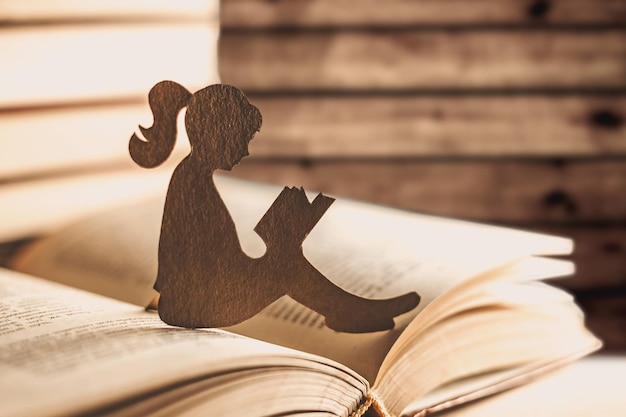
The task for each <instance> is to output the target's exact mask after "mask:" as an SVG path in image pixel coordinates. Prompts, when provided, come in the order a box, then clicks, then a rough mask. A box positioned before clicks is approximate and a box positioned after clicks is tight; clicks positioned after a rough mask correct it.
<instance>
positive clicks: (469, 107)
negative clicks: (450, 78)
mask: <svg viewBox="0 0 626 417" xmlns="http://www.w3.org/2000/svg"><path fill="white" fill-rule="evenodd" d="M250 100H251V102H252V103H254V104H255V105H256V106H257V107H258V108H259V109H260V110H261V112H262V113H263V115H264V118H265V123H264V125H263V129H262V130H261V132H259V133H258V134H257V136H256V139H255V140H253V141H252V142H251V145H250V151H251V153H252V155H255V156H268V157H269V156H277V157H304V158H306V157H313V158H317V157H322V158H354V157H356V158H363V157H367V158H381V157H382V158H385V157H398V158H412V157H418V158H419V157H467V156H480V157H483V156H488V157H494V158H496V157H502V156H507V157H512V156H515V157H520V156H537V157H550V156H551V157H598V156H604V155H622V156H623V155H626V98H624V97H623V96H617V97H615V96H595V97H589V96H567V97H550V96H540V97H537V96H456V97H446V96H436V95H435V96H408V97H407V96H393V95H387V96H382V97H380V96H365V97H361V96H359V97H341V96H334V97H333V96H331V97H316V96H306V95H298V96H287V97H284V96H283V97H264V96H258V97H254V96H252V97H250Z"/></svg>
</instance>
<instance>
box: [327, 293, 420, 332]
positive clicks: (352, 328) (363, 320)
mask: <svg viewBox="0 0 626 417" xmlns="http://www.w3.org/2000/svg"><path fill="white" fill-rule="evenodd" d="M419 302H420V297H419V295H417V293H415V292H411V293H408V294H404V295H401V296H399V297H395V298H389V299H386V300H364V302H363V304H362V305H361V306H360V307H361V308H360V310H361V311H354V310H355V309H353V310H352V311H344V312H342V313H343V314H340V315H338V316H335V317H331V316H327V317H326V320H325V324H326V327H328V328H330V329H333V330H336V331H338V332H345V333H369V332H377V331H382V330H391V329H393V326H394V321H393V318H394V317H396V316H399V315H400V314H403V313H407V312H409V311H411V310H413V309H414V308H415V307H417V305H418V304H419ZM346 316H348V317H350V320H346Z"/></svg>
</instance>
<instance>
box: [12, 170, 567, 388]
mask: <svg viewBox="0 0 626 417" xmlns="http://www.w3.org/2000/svg"><path fill="white" fill-rule="evenodd" d="M216 183H217V186H218V189H219V190H220V192H221V194H222V197H223V199H224V201H225V203H226V205H227V206H228V208H229V210H230V211H231V214H232V215H233V218H234V220H235V224H236V226H237V231H238V233H239V236H240V240H241V244H242V247H243V249H244V250H245V251H246V252H247V253H248V254H249V255H250V256H252V257H258V256H261V255H262V254H263V253H264V250H265V248H264V243H263V241H262V240H261V239H260V238H259V236H258V235H256V234H255V233H254V231H253V229H254V226H255V225H256V224H257V222H258V221H259V219H260V218H261V217H262V216H263V214H264V212H265V210H267V208H268V207H269V206H270V205H271V203H272V201H273V199H274V198H275V197H276V195H278V193H279V192H280V190H281V188H280V187H271V186H259V185H250V183H246V182H242V181H236V180H232V179H227V178H223V177H220V178H216ZM145 204H146V205H145V206H144V208H140V207H139V206H137V207H134V208H125V209H123V210H120V211H116V212H110V213H108V214H107V216H106V218H104V217H101V218H99V219H96V220H93V221H92V222H85V223H83V224H81V225H76V226H74V227H72V228H69V229H67V231H66V232H64V233H62V234H59V235H57V236H53V237H51V238H50V239H48V240H44V241H42V242H41V243H40V244H39V247H36V248H34V249H33V250H32V251H31V252H30V253H26V254H25V255H24V256H23V257H22V259H20V260H19V261H18V262H17V263H16V267H17V268H19V269H21V270H24V271H27V272H29V273H32V274H33V275H40V276H45V277H47V278H52V279H59V280H63V279H67V277H69V276H71V275H74V276H78V277H84V276H89V277H90V278H91V277H95V278H94V279H93V281H99V280H100V278H102V281H103V282H106V281H108V282H110V283H111V284H110V285H109V289H110V291H111V293H107V295H109V296H113V297H118V298H121V297H124V291H121V292H120V293H119V294H117V295H116V294H115V292H116V290H120V289H124V288H126V285H127V283H128V282H129V281H134V282H136V283H137V285H138V287H142V286H143V287H142V288H143V289H144V290H145V291H146V294H152V293H151V292H150V291H152V290H151V287H152V284H153V282H154V279H155V276H156V272H155V271H156V262H157V258H156V256H157V251H156V248H157V244H158V242H157V239H158V233H159V229H160V210H162V202H161V201H160V200H159V199H158V198H157V199H156V200H155V201H153V202H147V203H145ZM139 213H142V214H139ZM137 218H140V219H141V220H140V221H137ZM112 224H113V225H115V226H111V225H112ZM478 241H480V242H481V244H480V245H476V242H478ZM303 249H304V253H305V256H306V257H307V258H308V259H309V260H310V261H311V263H312V264H313V265H314V266H315V267H316V268H318V269H319V270H320V271H321V272H322V273H324V274H325V275H326V276H327V277H328V278H329V279H330V280H332V281H334V282H335V283H336V284H338V285H340V286H341V287H343V288H345V289H347V290H348V291H351V292H354V293H356V294H359V295H362V296H367V297H370V298H386V297H392V296H395V295H399V294H403V293H406V292H409V291H417V292H418V293H419V294H420V296H421V297H422V301H421V303H420V305H419V306H418V307H417V309H415V310H414V311H412V312H410V313H407V314H405V315H404V316H401V317H399V318H397V319H396V327H395V328H394V329H393V330H391V331H386V332H377V333H372V334H345V333H337V332H334V331H331V330H329V329H327V328H326V327H324V326H323V318H322V317H320V316H319V315H317V314H315V313H313V312H312V311H310V310H309V309H307V308H306V307H304V306H301V305H299V304H297V303H295V302H294V301H293V300H291V299H289V298H287V297H283V298H282V299H280V300H278V301H277V302H275V303H274V304H272V305H271V306H269V307H268V308H267V309H265V310H264V311H263V312H262V313H260V314H259V315H257V316H256V317H254V318H253V319H251V320H248V321H247V322H245V323H243V324H241V325H238V326H235V327H234V328H232V329H231V330H233V331H235V332H238V333H241V334H246V335H249V336H252V337H255V338H259V339H262V340H267V341H271V342H273V343H278V344H281V345H285V346H289V347H293V348H296V349H299V350H304V351H308V352H313V353H316V354H320V355H322V356H325V357H329V358H332V359H334V360H337V361H339V362H341V363H343V364H345V365H347V366H349V367H350V368H352V369H355V370H356V371H357V372H359V373H360V374H361V375H364V376H365V377H366V378H368V379H369V380H370V381H373V380H374V378H375V376H376V374H377V371H378V367H379V365H380V363H381V362H382V360H383V358H384V357H385V355H386V354H387V352H388V350H389V348H390V347H391V346H392V344H393V342H394V341H395V340H396V339H397V338H398V336H399V335H400V333H401V332H402V330H403V329H404V328H405V327H406V326H407V324H408V323H409V322H410V321H411V319H412V318H413V317H415V315H417V314H418V313H419V312H420V311H421V310H422V309H424V308H425V307H426V306H427V305H428V304H429V303H430V302H431V301H432V300H433V299H435V298H436V297H438V296H439V295H441V294H442V293H443V292H445V291H447V290H448V289H450V288H452V287H454V286H455V285H457V284H458V283H460V282H463V281H464V280H467V279H469V278H471V277H475V276H477V275H479V274H481V273H483V272H485V271H488V270H491V269H493V268H496V267H499V266H501V265H504V264H507V263H510V262H512V261H514V260H516V259H519V258H523V257H526V256H528V255H530V254H531V253H567V252H568V251H570V250H571V241H569V240H568V239H563V238H556V237H550V236H544V235H539V234H534V233H527V232H518V231H513V230H510V229H504V228H498V227H492V226H485V225H478V224H472V223H468V222H462V221H455V220H449V219H440V218H436V217H433V216H426V215H420V214H415V213H408V212H404V211H400V210H394V209H390V208H384V207H378V206H373V205H369V204H364V203H356V202H352V201H346V200H341V199H338V200H337V201H335V203H334V204H333V205H332V206H331V207H330V208H329V210H328V211H327V213H326V214H325V215H324V216H323V217H322V219H321V220H320V222H319V223H318V225H317V226H316V227H315V228H314V229H313V231H312V232H311V234H310V235H309V236H308V237H307V239H306V240H305V241H304V245H303ZM107 265H109V266H107ZM110 265H115V266H114V267H110ZM72 270H73V271H72ZM99 270H103V271H106V272H105V273H103V274H99V273H98V272H97V271H99ZM124 270H125V271H131V273H130V274H128V275H127V274H125V273H124V272H120V271H124ZM55 271H58V272H55ZM98 276H100V278H98ZM118 277H123V279H121V282H120V281H118ZM89 281H91V279H90V280H89ZM89 281H88V282H86V283H85V285H86V286H89V285H91V283H90V282H89ZM72 285H77V284H76V282H72ZM103 285H105V284H103ZM207 285H210V284H209V283H207ZM94 287H95V285H94ZM88 289H90V290H92V291H95V290H97V289H96V288H88ZM125 291H126V290H125ZM139 292H141V291H139ZM144 300H145V299H144V298H138V299H137V300H136V301H135V302H138V303H140V304H143V301H144Z"/></svg>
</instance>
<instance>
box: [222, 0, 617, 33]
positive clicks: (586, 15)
mask: <svg viewBox="0 0 626 417" xmlns="http://www.w3.org/2000/svg"><path fill="white" fill-rule="evenodd" d="M220 14H221V21H222V23H223V25H224V27H226V28H230V27H246V28H268V27H270V28H273V27H307V28H311V27H329V26H338V27H351V26H408V25H476V24H479V25H489V24H491V25H520V24H529V23H536V22H541V23H549V24H552V23H556V24H603V23H624V22H625V21H626V3H625V2H624V1H622V0H549V1H548V0H472V1H471V2H467V1H465V0H446V1H441V0H420V1H407V0H342V1H336V0H222V3H221V10H220Z"/></svg>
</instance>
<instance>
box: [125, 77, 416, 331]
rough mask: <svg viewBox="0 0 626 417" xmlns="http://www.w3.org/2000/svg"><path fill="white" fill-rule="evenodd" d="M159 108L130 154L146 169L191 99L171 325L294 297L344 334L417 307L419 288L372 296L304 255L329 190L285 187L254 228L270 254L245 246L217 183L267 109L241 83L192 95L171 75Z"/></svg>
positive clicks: (168, 143)
mask: <svg viewBox="0 0 626 417" xmlns="http://www.w3.org/2000/svg"><path fill="white" fill-rule="evenodd" d="M149 103H150V108H151V110H152V114H153V116H154V124H153V126H152V127H150V128H143V127H141V126H140V127H139V128H140V130H141V133H142V134H143V136H144V138H145V139H140V138H139V137H138V136H137V135H136V134H133V136H132V137H131V139H130V144H129V150H130V154H131V157H132V158H133V160H134V161H135V162H136V163H137V164H139V165H141V166H143V167H146V168H150V167H155V166H157V165H159V164H161V163H162V162H164V161H165V160H166V159H167V158H168V157H169V155H170V153H171V152H172V150H173V147H174V143H175V141H176V119H177V116H178V113H179V112H180V110H182V109H183V108H184V107H187V112H186V115H185V127H186V129H187V134H188V137H189V141H190V143H191V152H190V153H189V155H188V156H187V157H185V158H184V159H183V160H182V161H181V162H180V163H179V164H178V166H177V167H176V169H175V170H174V173H173V174H172V178H171V181H170V185H169V188H168V191H167V197H166V201H165V208H164V213H163V221H162V226H161V236H160V240H159V254H158V255H159V256H158V260H159V267H158V274H157V279H156V283H155V287H154V288H155V289H156V290H157V291H158V292H159V294H160V298H159V304H158V311H159V316H160V317H161V319H162V320H163V321H164V322H166V323H168V324H171V325H175V326H181V327H188V328H199V327H225V326H231V325H235V324H237V323H241V322H243V321H244V320H246V319H249V318H250V317H252V316H254V315H255V314H257V313H258V312H260V311H261V310H262V309H263V308H265V307H267V306H268V305H270V304H271V303H272V302H274V301H276V300H277V299H278V298H280V297H282V296H284V295H288V296H290V297H291V298H293V299H295V300H296V301H298V302H299V303H301V304H303V305H305V306H307V307H309V308H311V309H312V310H315V311H316V312H318V313H319V314H321V315H323V316H324V317H325V324H326V326H328V327H330V328H331V329H334V330H337V331H341V332H351V333H365V332H374V331H380V330H388V329H392V328H393V326H394V321H393V318H394V317H396V316H398V315H400V314H402V313H406V312H408V311H410V310H412V309H413V308H415V307H416V306H417V305H418V303H419V301H420V298H419V296H418V295H417V293H415V292H412V293H408V294H404V295H402V296H399V297H395V298H390V299H385V300H372V299H366V298H362V297H359V296H356V295H354V294H351V293H349V292H346V291H344V290H343V289H341V288H340V287H338V286H336V285H335V284H333V283H332V282H331V281H329V280H328V279H327V278H326V277H325V276H324V275H323V274H322V273H321V272H319V271H318V270H317V269H316V268H315V267H314V266H313V265H311V263H309V261H308V260H307V259H306V257H305V256H304V254H303V252H302V242H303V241H304V239H305V238H306V236H307V235H308V233H309V232H310V231H311V229H313V227H314V226H315V225H316V224H317V222H318V221H319V219H320V218H321V217H322V215H323V214H324V213H325V212H326V210H328V208H329V207H330V206H331V204H332V203H333V201H334V199H332V198H329V197H326V196H324V195H322V194H318V196H317V197H316V198H315V199H314V200H313V202H309V200H308V198H307V196H306V194H305V192H304V190H303V189H298V188H288V187H286V188H284V189H283V191H282V192H281V193H280V194H279V195H278V197H277V198H276V200H275V201H274V203H273V204H272V206H271V207H270V208H269V209H268V211H267V212H266V213H265V215H264V216H263V218H262V219H261V220H260V221H259V223H258V224H257V225H256V227H255V229H254V230H255V231H256V232H257V234H258V235H259V236H260V237H261V238H262V239H263V241H264V242H265V244H266V247H267V250H266V253H265V254H264V255H263V256H261V257H260V258H251V257H249V256H248V255H247V254H246V253H245V252H243V250H242V248H241V245H240V243H239V239H238V237H237V232H236V230H235V224H234V222H233V219H232V217H231V216H230V214H229V212H228V209H227V208H226V206H225V204H224V202H223V201H222V198H221V197H220V194H219V192H218V190H217V188H216V186H215V183H214V182H213V173H214V172H215V171H216V170H218V169H222V170H231V169H232V168H233V167H234V166H235V165H236V164H237V163H238V162H239V161H240V160H241V159H242V158H243V157H245V156H247V155H248V144H249V142H250V140H252V138H253V137H254V134H255V133H256V132H258V131H259V130H260V128H261V121H262V119H261V113H260V112H259V110H258V109H257V108H256V107H255V106H253V105H251V104H250V103H249V102H248V99H247V98H246V97H245V96H244V95H243V93H242V92H241V91H239V90H238V89H237V88H235V87H232V86H228V85H219V84H218V85H211V86H208V87H206V88H203V89H201V90H199V91H197V92H196V93H193V94H192V93H190V92H189V91H187V90H186V89H185V88H184V87H183V86H181V85H180V84H177V83H175V82H173V81H162V82H160V83H158V84H156V85H155V86H154V87H153V88H152V90H151V91H150V94H149Z"/></svg>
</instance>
